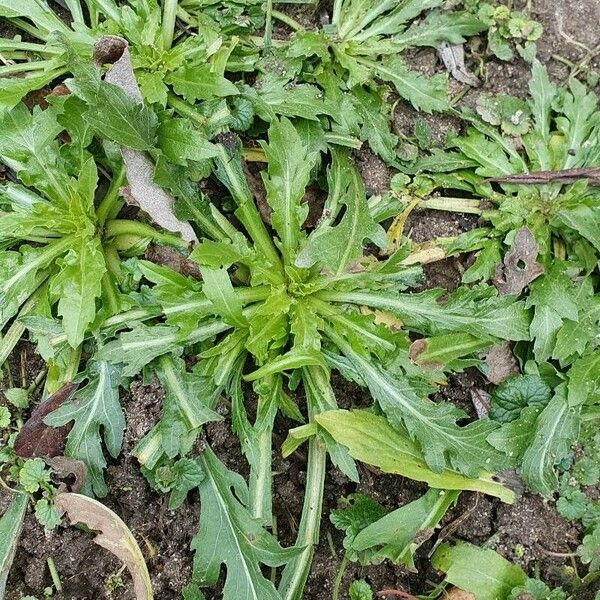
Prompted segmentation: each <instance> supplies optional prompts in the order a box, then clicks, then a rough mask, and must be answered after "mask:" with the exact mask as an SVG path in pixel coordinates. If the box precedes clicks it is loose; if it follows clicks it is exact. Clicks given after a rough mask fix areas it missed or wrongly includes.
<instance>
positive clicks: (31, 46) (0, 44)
mask: <svg viewBox="0 0 600 600" xmlns="http://www.w3.org/2000/svg"><path fill="white" fill-rule="evenodd" d="M11 50H16V51H22V52H36V53H38V54H56V55H59V54H62V53H63V52H64V50H61V49H60V48H54V47H52V46H48V45H47V44H36V43H34V42H21V41H19V40H5V39H0V52H10V51H11Z"/></svg>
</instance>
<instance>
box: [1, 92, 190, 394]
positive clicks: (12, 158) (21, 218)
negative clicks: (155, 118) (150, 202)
mask: <svg viewBox="0 0 600 600" xmlns="http://www.w3.org/2000/svg"><path fill="white" fill-rule="evenodd" d="M49 100H50V101H51V103H52V104H51V107H50V108H48V109H47V110H41V109H40V108H39V107H36V108H34V109H33V111H29V110H28V109H27V108H26V107H25V105H23V104H19V105H17V106H16V107H15V108H13V109H11V110H10V111H8V112H7V113H5V115H4V116H3V118H2V120H1V123H2V138H1V139H0V159H1V160H2V161H3V162H4V163H5V164H6V165H8V166H10V168H11V170H12V172H13V173H14V174H15V177H16V179H18V180H19V181H20V182H21V183H17V181H14V182H13V181H9V182H7V183H5V184H3V185H2V186H0V206H1V207H2V212H0V240H1V241H2V251H1V252H0V272H1V273H2V274H3V280H2V283H0V298H1V310H0V315H1V321H0V323H1V324H2V326H3V327H5V326H6V325H7V324H8V323H9V322H10V321H11V319H13V318H14V317H15V316H17V318H16V320H14V321H13V322H12V324H11V326H10V327H9V329H8V331H7V332H6V335H5V336H4V338H3V339H2V346H1V353H2V362H3V361H4V360H5V359H6V357H7V356H8V353H9V352H10V351H11V350H12V348H13V347H14V345H15V344H16V342H17V341H18V340H19V338H20V337H21V335H22V333H23V331H24V328H25V325H24V323H25V319H29V324H30V325H31V327H32V328H34V329H35V328H36V327H38V328H39V327H42V328H43V326H50V327H51V328H52V327H54V325H53V324H52V322H51V321H49V319H51V318H53V317H55V316H58V317H60V325H58V327H59V330H62V331H64V334H65V338H66V339H65V341H66V342H67V347H66V349H65V351H63V352H62V353H61V355H60V357H55V361H54V362H55V364H56V365H57V371H55V372H54V375H53V377H54V378H55V379H56V381H55V383H54V384H52V385H50V386H49V388H50V391H54V390H55V389H57V388H58V387H59V384H60V382H62V381H68V380H70V379H71V378H72V377H73V376H74V375H75V374H76V372H77V370H78V366H79V353H80V347H81V343H82V342H83V340H84V338H85V337H86V335H87V333H88V332H89V331H90V330H91V329H92V328H93V326H94V323H95V322H97V321H98V320H100V321H102V320H103V319H106V318H108V317H110V316H111V315H113V314H115V313H117V312H119V311H121V310H123V308H125V307H127V306H128V301H127V299H126V298H125V296H124V294H123V293H122V289H121V288H122V286H123V284H124V280H125V275H124V272H123V271H122V268H121V260H120V258H119V250H123V249H125V250H127V249H129V250H131V251H133V252H135V251H138V252H139V251H143V248H144V247H145V245H147V243H148V242H149V241H150V240H152V239H154V240H156V241H157V242H163V243H164V242H166V243H170V244H173V245H175V246H178V247H185V243H184V242H183V241H182V240H181V239H180V238H179V237H177V236H175V235H171V234H165V233H163V232H160V231H158V230H156V229H154V228H153V227H151V226H149V225H145V224H143V223H141V222H137V221H128V220H122V219H118V218H117V216H118V213H119V212H120V209H121V207H122V205H123V201H122V200H121V198H120V196H119V188H120V187H121V186H122V185H124V182H125V170H124V167H123V166H122V165H121V161H120V158H119V157H118V155H115V154H114V153H112V154H110V153H109V154H104V155H103V156H102V158H99V159H98V162H96V160H95V159H94V157H93V156H92V154H91V153H90V152H89V151H88V146H89V144H90V143H91V141H92V136H93V132H92V129H91V127H90V126H89V125H88V123H87V122H86V121H85V118H84V115H83V111H82V106H84V105H83V103H82V102H81V101H80V100H78V99H77V98H75V97H72V96H62V97H56V98H53V99H52V98H49ZM62 132H66V135H68V138H69V141H68V143H61V142H60V141H59V139H58V136H59V134H61V133H62ZM99 168H101V169H102V170H103V172H107V179H108V182H107V181H106V179H104V177H103V178H102V179H103V181H102V183H101V184H99V181H100V177H101V176H100V175H99Z"/></svg>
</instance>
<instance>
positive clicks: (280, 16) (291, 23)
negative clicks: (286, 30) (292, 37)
mask: <svg viewBox="0 0 600 600" xmlns="http://www.w3.org/2000/svg"><path fill="white" fill-rule="evenodd" d="M271 15H272V16H273V17H274V18H275V19H277V20H278V21H281V22H282V23H285V24H286V25H287V26H288V27H290V28H291V29H293V30H294V31H304V27H303V26H302V25H301V24H300V23H298V21H296V19H292V17H290V16H289V15H286V14H285V13H282V12H279V11H278V10H275V9H272V10H271Z"/></svg>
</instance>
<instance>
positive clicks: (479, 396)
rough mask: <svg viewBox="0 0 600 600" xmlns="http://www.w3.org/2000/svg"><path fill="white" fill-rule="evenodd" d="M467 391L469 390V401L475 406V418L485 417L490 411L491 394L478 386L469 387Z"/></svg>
mask: <svg viewBox="0 0 600 600" xmlns="http://www.w3.org/2000/svg"><path fill="white" fill-rule="evenodd" d="M469 392H471V402H472V403H473V406H474V407H475V412H476V413H477V418H478V419H485V417H487V416H488V413H489V412H490V400H491V396H490V395H489V394H488V393H487V392H486V391H485V390H481V389H479V388H475V389H473V388H471V389H470V390H469Z"/></svg>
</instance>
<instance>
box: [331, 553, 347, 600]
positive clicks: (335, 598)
mask: <svg viewBox="0 0 600 600" xmlns="http://www.w3.org/2000/svg"><path fill="white" fill-rule="evenodd" d="M347 566H348V555H347V554H344V558H342V562H341V563H340V568H339V569H338V572H337V575H336V576H335V581H334V582H333V594H332V596H331V600H339V597H340V587H341V585H342V579H343V578H344V573H345V572H346V567H347Z"/></svg>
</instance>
